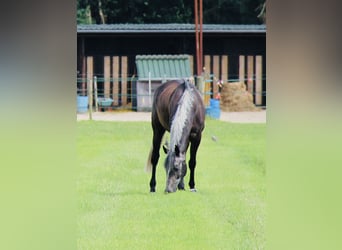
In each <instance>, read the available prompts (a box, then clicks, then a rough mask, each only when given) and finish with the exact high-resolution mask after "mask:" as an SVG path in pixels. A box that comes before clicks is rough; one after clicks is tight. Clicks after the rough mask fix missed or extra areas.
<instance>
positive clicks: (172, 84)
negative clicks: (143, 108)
mask: <svg viewBox="0 0 342 250" xmlns="http://www.w3.org/2000/svg"><path fill="white" fill-rule="evenodd" d="M189 88H192V91H193V98H194V99H193V101H194V103H193V106H192V114H194V118H193V119H194V126H196V130H200V131H202V130H203V128H204V118H205V108H204V104H203V100H202V97H201V96H200V94H199V92H198V90H197V89H196V87H195V86H194V85H192V84H189ZM184 90H185V82H184V81H169V82H166V83H164V84H162V85H161V86H159V87H158V88H157V89H156V91H155V93H154V99H153V109H152V124H155V125H158V124H161V125H162V126H163V127H164V128H165V129H166V130H167V131H170V126H171V119H172V117H173V116H174V114H175V112H176V110H177V106H178V102H179V100H180V98H181V97H182V95H183V92H184Z"/></svg>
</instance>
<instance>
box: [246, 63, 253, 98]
mask: <svg viewBox="0 0 342 250" xmlns="http://www.w3.org/2000/svg"><path fill="white" fill-rule="evenodd" d="M253 73H254V56H247V90H248V92H249V93H250V94H252V95H254V93H253V82H254V80H253V77H254V74H253Z"/></svg>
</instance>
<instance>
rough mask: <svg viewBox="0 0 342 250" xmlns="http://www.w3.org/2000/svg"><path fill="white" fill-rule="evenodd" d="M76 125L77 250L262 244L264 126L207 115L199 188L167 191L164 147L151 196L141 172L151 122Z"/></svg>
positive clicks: (255, 246)
mask: <svg viewBox="0 0 342 250" xmlns="http://www.w3.org/2000/svg"><path fill="white" fill-rule="evenodd" d="M77 128H78V133H77V134H78V136H77V151H78V162H79V174H78V179H77V197H78V198H77V199H78V200H77V204H78V209H77V218H78V222H77V224H78V226H77V227H78V240H77V242H78V249H264V248H265V196H266V195H265V125H256V124H230V123H224V122H220V121H216V120H207V122H206V128H205V131H204V133H203V140H202V143H201V146H200V148H199V152H198V160H197V164H198V165H197V172H196V184H197V185H196V186H197V189H198V192H197V193H191V192H189V191H188V186H187V185H186V189H187V191H177V192H176V193H173V194H167V195H166V194H164V193H163V190H164V188H165V170H164V168H163V162H164V159H165V155H164V153H163V152H162V150H161V157H160V160H159V164H158V168H157V192H156V193H155V194H150V193H149V185H148V182H149V179H150V174H148V173H145V172H144V166H145V162H146V159H147V155H148V151H149V149H150V145H151V139H152V138H151V136H152V129H151V125H150V123H148V122H130V123H127V122H126V123H125V122H94V121H93V122H91V121H83V122H78V123H77ZM212 135H215V136H216V138H217V141H213V140H212V139H211V137H212ZM188 177H189V174H187V176H186V178H185V182H186V183H187V182H188Z"/></svg>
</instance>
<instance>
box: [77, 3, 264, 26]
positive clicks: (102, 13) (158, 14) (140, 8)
mask: <svg viewBox="0 0 342 250" xmlns="http://www.w3.org/2000/svg"><path fill="white" fill-rule="evenodd" d="M263 4H265V0H203V23H212V24H215V23H216V24H253V23H262V22H263V19H259V18H258V14H259V16H262V15H263V14H261V11H262V13H266V11H265V8H264V9H263V8H261V7H260V6H262V5H263ZM193 10H194V1H193V0H163V1H160V0H159V1H157V0H77V23H96V24H101V23H194V13H193V12H194V11H193Z"/></svg>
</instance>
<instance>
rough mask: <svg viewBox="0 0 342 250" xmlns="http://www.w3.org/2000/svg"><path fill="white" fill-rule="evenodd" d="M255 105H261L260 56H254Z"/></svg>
mask: <svg viewBox="0 0 342 250" xmlns="http://www.w3.org/2000/svg"><path fill="white" fill-rule="evenodd" d="M255 104H256V105H262V56H256V65H255Z"/></svg>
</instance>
